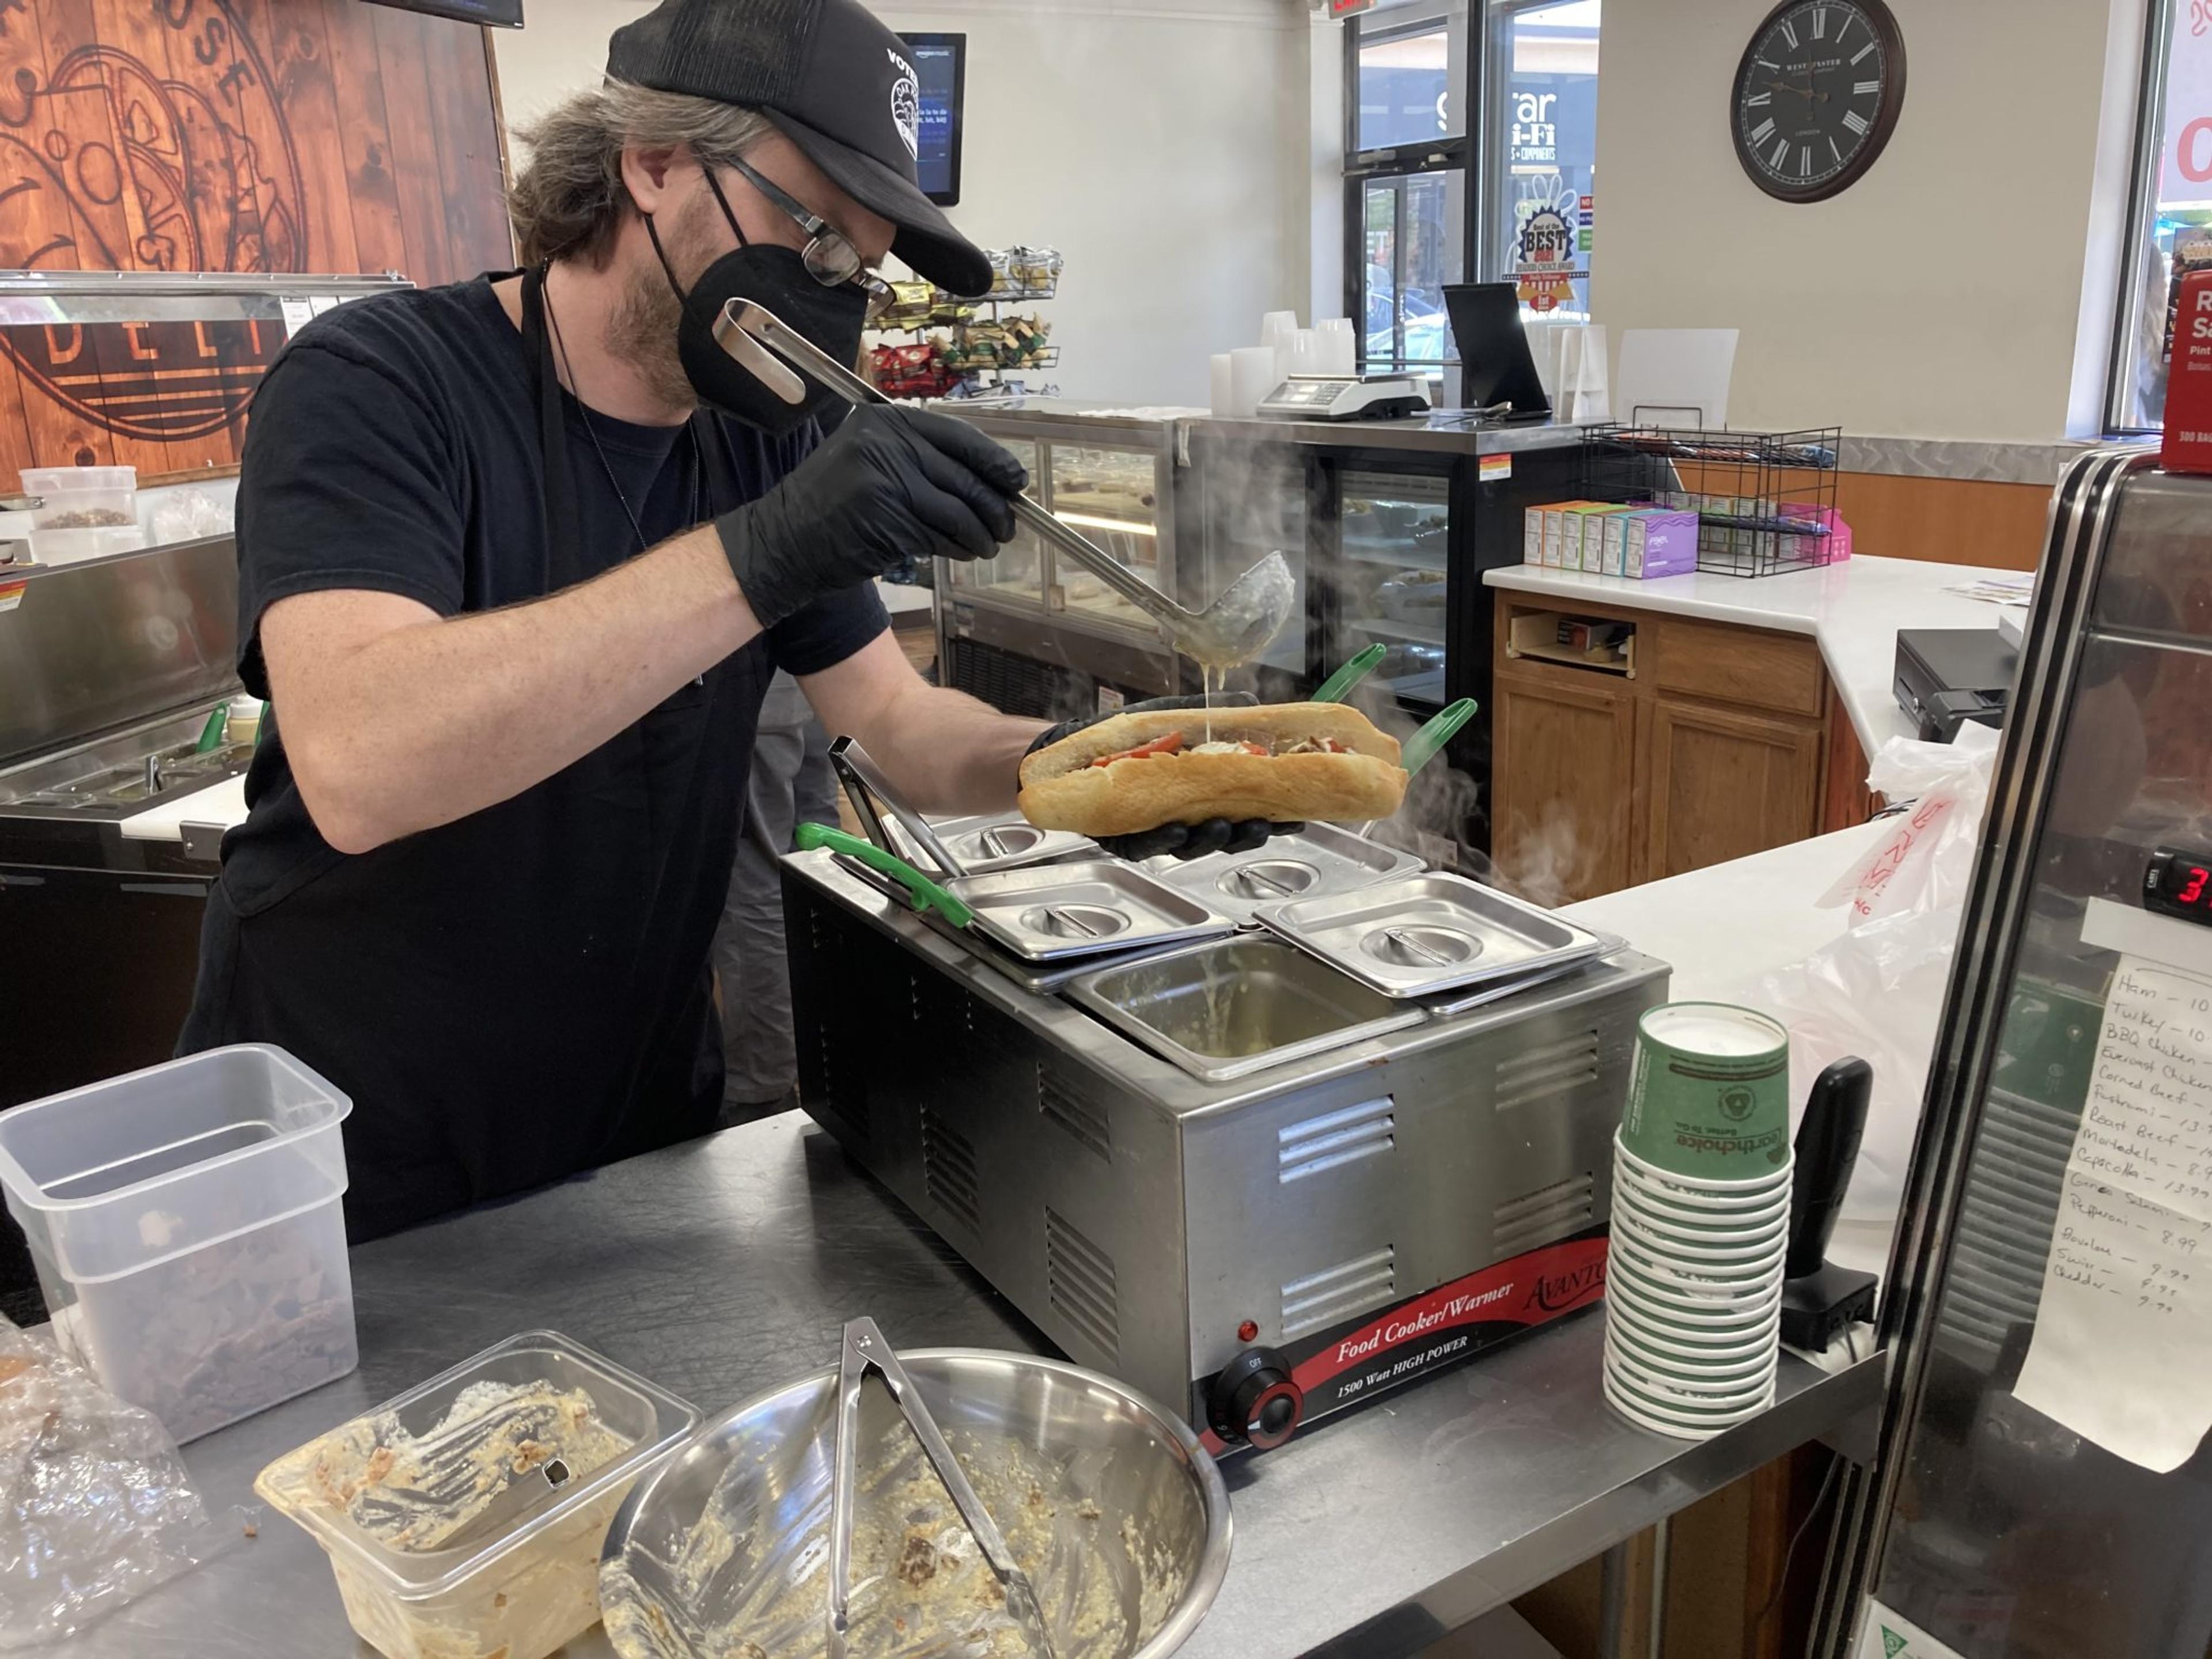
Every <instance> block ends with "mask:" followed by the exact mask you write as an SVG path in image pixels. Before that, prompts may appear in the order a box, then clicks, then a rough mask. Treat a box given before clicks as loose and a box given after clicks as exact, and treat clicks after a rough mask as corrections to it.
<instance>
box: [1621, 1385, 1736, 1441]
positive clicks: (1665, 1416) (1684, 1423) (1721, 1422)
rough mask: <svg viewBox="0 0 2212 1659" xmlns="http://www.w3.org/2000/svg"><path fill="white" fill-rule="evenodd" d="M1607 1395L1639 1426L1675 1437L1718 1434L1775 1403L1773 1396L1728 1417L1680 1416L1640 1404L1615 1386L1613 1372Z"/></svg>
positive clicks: (1691, 1437) (1708, 1438)
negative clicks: (1696, 1417) (1694, 1417)
mask: <svg viewBox="0 0 2212 1659" xmlns="http://www.w3.org/2000/svg"><path fill="white" fill-rule="evenodd" d="M1605 1399H1606V1403H1607V1405H1609V1406H1611V1407H1613V1410H1614V1411H1616V1412H1618V1413H1620V1415H1621V1416H1622V1417H1625V1418H1626V1419H1628V1420H1629V1421H1630V1422H1631V1423H1633V1424H1634V1425H1636V1426H1637V1427H1638V1428H1639V1429H1644V1430H1648V1431H1650V1432H1651V1433H1653V1434H1663V1435H1666V1436H1668V1437H1670V1438H1672V1439H1675V1440H1710V1439H1711V1438H1712V1437H1714V1436H1715V1435H1717V1434H1724V1433H1726V1432H1727V1431H1729V1430H1730V1429H1732V1428H1734V1427H1735V1425H1737V1424H1739V1423H1742V1422H1746V1421H1747V1420H1748V1419H1752V1418H1754V1417H1756V1416H1758V1415H1759V1413H1761V1412H1763V1411H1765V1409H1766V1407H1768V1406H1769V1405H1770V1404H1771V1403H1772V1401H1771V1397H1770V1398H1769V1399H1768V1400H1762V1401H1757V1402H1755V1403H1754V1404H1753V1405H1750V1406H1747V1407H1744V1408H1743V1409H1742V1410H1741V1411H1738V1412H1735V1413H1730V1414H1729V1415H1727V1416H1724V1417H1717V1418H1712V1419H1687V1418H1676V1417H1674V1415H1673V1414H1671V1413H1666V1412H1661V1411H1657V1410H1654V1409H1651V1408H1649V1407H1644V1406H1639V1405H1638V1404H1636V1403H1635V1402H1634V1401H1632V1400H1631V1399H1629V1398H1627V1397H1626V1396H1624V1395H1622V1394H1621V1393H1620V1390H1619V1389H1617V1388H1615V1386H1614V1385H1613V1378H1612V1377H1611V1376H1607V1378H1606V1379H1605Z"/></svg>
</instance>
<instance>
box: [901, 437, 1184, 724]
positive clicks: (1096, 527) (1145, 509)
mask: <svg viewBox="0 0 2212 1659" xmlns="http://www.w3.org/2000/svg"><path fill="white" fill-rule="evenodd" d="M948 407H949V408H950V410H951V412H953V413H955V414H957V415H959V416H961V417H962V418H963V419H965V420H967V421H969V422H972V423H974V424H975V426H976V427H978V428H981V430H983V431H984V432H986V433H988V434H989V435H991V436H992V437H993V438H995V439H996V440H998V441H999V442H1000V443H1002V444H1004V445H1005V446H1006V447H1007V448H1008V449H1010V450H1012V452H1013V453H1014V454H1015V455H1016V456H1017V457H1018V459H1020V461H1021V463H1022V465H1024V466H1025V467H1027V468H1028V469H1029V473H1030V494H1031V495H1035V496H1036V498H1037V500H1038V501H1040V502H1041V503H1042V505H1043V506H1044V507H1047V508H1048V509H1049V510H1050V511H1052V512H1054V513H1057V514H1059V515H1060V517H1061V518H1062V519H1064V520H1066V521H1067V522H1068V523H1069V524H1070V525H1073V526H1074V527H1075V528H1076V529H1078V530H1079V531H1081V532H1083V534H1084V535H1085V536H1087V537H1088V538H1090V539H1091V541H1092V542H1094V543H1096V544H1097V545H1098V546H1100V547H1102V548H1103V549H1105V550H1106V551H1107V552H1109V553H1110V554H1112V555H1113V556H1115V558H1117V559H1119V560H1121V562H1123V563H1124V564H1126V565H1127V566H1128V567H1129V568H1131V569H1133V570H1134V571H1136V572H1137V573H1138V574H1139V575H1141V576H1143V577H1144V578H1145V580H1146V581H1149V582H1151V583H1152V585H1153V586H1156V587H1158V588H1159V589H1160V590H1161V591H1162V592H1169V593H1172V592H1176V587H1177V575H1176V552H1177V549H1176V516H1175V513H1173V511H1172V510H1171V508H1170V501H1171V498H1172V495H1173V493H1174V490H1175V487H1176V456H1175V447H1176V436H1177V432H1178V429H1179V423H1178V422H1176V421H1173V420H1170V419H1163V418H1160V417H1158V416H1151V415H1143V416H1139V415H1120V414H1113V413H1110V412H1088V411H1094V410H1097V409H1098V405H1096V404H1083V403H1067V402H1059V401H1054V400H1049V399H1039V398H1029V399H1025V400H1024V401H1023V402H1020V403H1018V404H998V405H991V406H987V407H979V408H975V409H969V408H966V407H963V406H962V405H960V404H951V405H949V406H948ZM936 577H937V593H938V642H937V643H938V662H939V665H941V666H940V678H942V680H943V682H944V683H945V684H947V685H951V686H956V687H957V688H958V689H959V690H963V691H968V692H971V693H973V694H974V695H975V696H979V697H981V698H982V699H983V700H984V701H985V702H988V703H990V704H992V705H993V706H994V707H996V708H1002V709H1005V710H1006V711H1007V712H1008V713H1010V714H1037V715H1051V716H1054V717H1055V718H1060V719H1066V718H1069V717H1071V716H1073V715H1075V714H1087V713H1091V712H1093V711H1097V710H1105V711H1110V710H1112V709H1114V708H1118V707H1120V706H1121V703H1122V702H1135V701H1137V700H1138V699H1139V698H1144V697H1157V696H1164V695H1166V694H1167V693H1168V692H1169V691H1170V690H1172V689H1173V688H1174V687H1175V685H1176V676H1177V665H1176V659H1175V656H1174V653H1171V652H1170V650H1169V649H1168V647H1167V645H1166V642H1165V641H1164V640H1163V639H1162V638H1161V636H1160V632H1159V629H1158V627H1157V626H1155V625H1154V623H1152V620H1151V619H1150V618H1149V617H1146V616H1145V615H1144V614H1143V613H1142V612H1140V611H1138V610H1137V608H1136V607H1135V606H1133V605H1130V604H1129V603H1128V601H1127V600H1126V599H1122V598H1121V596H1120V595H1118V594H1116V593H1115V592H1112V591H1111V590H1110V589H1109V588H1107V587H1106V586H1104V585H1103V583H1101V582H1100V581H1099V580H1098V579H1097V577H1096V576H1093V575H1091V574H1088V573H1087V572H1085V571H1082V570H1079V569H1076V568H1073V567H1072V566H1068V565H1065V564H1063V563H1062V562H1060V560H1059V559H1058V558H1057V556H1055V555H1054V551H1053V550H1052V549H1050V548H1048V547H1046V546H1044V545H1042V544H1041V543H1040V542H1039V541H1038V539H1037V538H1036V535H1035V534H1034V533H1032V532H1030V531H1028V530H1026V529H1024V530H1020V531H1018V532H1017V533H1016V535H1015V537H1014V539H1013V541H1012V543H1011V544H1008V545H1007V546H1006V548H1005V549H1004V550H1002V551H1001V552H1000V554H999V556H998V557H996V558H995V559H991V560H987V561H980V562H976V563H974V564H966V563H960V562H954V561H951V560H939V562H938V565H937V570H936Z"/></svg>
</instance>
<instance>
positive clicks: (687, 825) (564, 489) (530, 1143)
mask: <svg viewBox="0 0 2212 1659" xmlns="http://www.w3.org/2000/svg"><path fill="white" fill-rule="evenodd" d="M522 301H523V335H524V344H525V349H526V355H527V360H528V363H529V368H530V379H531V389H532V393H533V395H534V397H535V400H536V407H537V414H538V438H539V442H540V446H541V448H542V451H543V472H544V483H543V501H544V513H545V534H544V572H543V581H542V584H541V585H540V590H539V591H540V592H544V593H547V594H550V593H555V592H560V591H562V590H563V589H565V588H568V587H570V586H574V585H575V584H576V583H578V582H580V581H582V580H587V579H588V578H590V577H591V576H592V575H595V574H599V572H598V569H597V568H592V567H590V566H588V565H587V563H586V553H585V548H584V545H583V540H582V537H581V535H580V529H579V526H580V518H579V514H578V513H577V511H576V502H577V499H578V491H577V481H576V479H575V478H574V476H573V474H572V473H571V471H570V459H569V453H568V449H569V446H568V435H567V429H566V424H565V416H564V406H563V402H562V399H563V393H562V389H561V386H560V380H559V377H558V375H557V374H556V372H555V368H554V358H553V349H552V340H551V337H550V330H549V328H548V325H547V319H546V315H545V307H544V272H543V270H535V271H532V272H530V273H528V274H526V277H525V280H524V283H523V291H522ZM690 437H691V441H693V443H694V444H695V445H696V456H697V457H698V462H697V465H698V466H699V468H700V471H699V473H696V474H695V479H701V480H702V483H700V484H699V485H696V486H695V494H694V495H693V501H694V503H695V504H696V503H697V502H699V501H700V500H701V495H702V493H703V497H704V506H705V510H706V515H707V516H709V517H711V516H712V515H713V514H714V513H718V512H720V511H724V510H726V509H727V508H729V507H734V506H737V505H738V504H740V503H741V502H742V501H743V500H744V498H745V491H744V485H743V483H741V481H740V480H739V479H738V476H737V473H736V469H735V467H734V466H733V465H732V461H731V458H730V455H729V452H728V450H727V448H726V440H725V436H724V435H723V433H722V432H721V430H720V428H719V425H718V423H717V422H716V421H715V419H714V416H711V415H708V414H707V413H705V412H704V411H702V412H701V413H699V414H697V415H696V416H694V417H693V422H692V426H691V433H690ZM678 441H679V442H681V441H682V440H681V439H679V440H678ZM773 672H774V665H773V662H772V660H771V658H770V654H769V648H768V645H767V641H765V640H764V639H763V640H756V641H753V642H751V643H750V644H749V645H748V646H747V647H744V649H742V650H740V651H738V652H737V653H734V654H733V655H732V656H730V657H728V658H726V659H724V660H723V661H721V662H720V663H718V664H716V665H714V667H713V668H711V669H710V670H708V672H707V673H705V674H704V675H702V676H701V677H699V678H698V679H696V681H694V682H692V683H690V684H686V685H684V686H682V687H680V688H679V689H678V690H677V691H676V692H675V693H673V694H672V695H671V696H669V697H668V698H667V699H665V701H664V702H662V703H660V704H659V706H658V707H656V708H654V709H653V710H652V711H650V712H649V713H648V714H647V715H646V716H645V717H644V718H642V719H641V720H639V721H637V722H635V724H634V725H633V726H629V727H628V728H626V729H625V730H624V731H623V732H620V733H618V734H617V736H616V737H614V738H611V739H610V740H609V741H608V742H606V743H605V744H602V745H601V746H600V747H599V748H598V749H596V750H592V752H591V753H590V754H587V755H586V756H584V757H581V758H580V759H579V760H577V761H575V762H574V763H572V764H570V765H569V766H568V767H565V768H563V769H562V770H561V771H560V772H558V773H556V774H555V775H553V776H551V777H550V778H548V779H546V780H544V781H542V782H540V783H538V784H536V785H533V786H532V787H531V788H529V789H527V790H525V791H524V792H523V793H520V795H517V796H515V797H513V798H512V799H508V800H505V801H501V802H499V803H496V804H495V805H491V806H489V807H487V808H485V809H483V811H478V812H475V813H471V814H470V815H469V816H468V817H465V818H461V819H458V820H456V821H455V822H453V823H447V824H442V825H440V826H438V827H436V828H435V829H428V830H425V831H422V833H420V834H418V835H414V836H406V837H404V838H402V839H400V840H398V841H396V842H389V843H386V845H384V846H382V847H380V848H375V849H374V850H373V851H372V852H369V853H368V854H361V855H358V856H347V855H344V854H338V853H337V852H335V851H334V850H331V849H330V848H326V847H324V848H317V849H316V850H315V851H313V852H312V853H310V854H307V855H306V856H303V857H301V859H299V860H296V861H295V862H293V863H291V864H289V865H288V866H284V867H282V868H275V869H257V870H255V871H252V872H247V871H244V870H240V871H234V870H233V869H232V868H231V867H230V866H229V864H228V862H227V863H226V867H225V873H224V879H222V880H221V881H219V882H218V883H217V884H216V888H215V890H214V892H213V894H212V895H211V896H210V907H209V911H210V914H209V920H208V925H207V930H206V935H205V939H204V945H203V951H202V975H203V980H204V981H207V980H209V979H210V977H211V978H212V980H213V983H212V984H209V983H205V982H204V983H203V986H202V987H201V991H200V994H198V996H197V998H196V1003H195V1009H194V1017H193V1018H192V1020H191V1022H189V1023H188V1024H187V1025H186V1028H185V1034H184V1037H183V1039H182V1041H181V1042H180V1044H179V1052H185V1053H189V1052H192V1051H194V1050H197V1049H199V1048H208V1047H211V1046H213V1045H215V1044H216V1043H222V1042H238V1041H249V1040H250V1041H265V1042H276V1043H279V1044H281V1045H282V1046H283V1047H284V1048H288V1049H289V1050H291V1051H292V1052H293V1053H295V1054H297V1055H299V1057H300V1058H301V1060H304V1061H306V1063H307V1064H308V1065H309V1066H313V1067H314V1068H315V1069H316V1070H318V1071H319V1072H321V1073H323V1074H324V1075H325V1076H326V1077H328V1078H329V1079H331V1081H332V1082H333V1083H335V1084H336V1085H337V1086H338V1087H339V1088H340V1089H342V1090H344V1091H347V1092H348V1093H349V1094H351V1095H352V1096H353V1097H354V1098H355V1102H356V1109H355V1111H354V1114H353V1115H352V1117H351V1119H350V1120H349V1121H348V1123H347V1125H346V1137H345V1139H346V1152H347V1159H348V1165H349V1175H350V1176H351V1181H352V1190H351V1191H350V1192H349V1194H348V1198H347V1214H348V1222H349V1231H352V1232H353V1234H354V1236H355V1237H356V1238H362V1237H374V1236H376V1235H378V1234H380V1233H383V1232H387V1231H392V1229H394V1228H396V1227H399V1226H405V1225H411V1224H412V1223H414V1222H416V1221H418V1220H422V1219H424V1218H428V1217H429V1216H433V1215H437V1214H441V1213H443V1212H447V1211H450V1210H453V1209H458V1208H460V1207H462V1206H466V1205H468V1204H471V1203H475V1202H477V1201H480V1200H483V1199H485V1198H488V1197H492V1196H496V1195H499V1194H506V1193H512V1192H517V1191H520V1190H523V1189H525V1188H529V1187H532V1186H536V1185H539V1184H542V1183H543V1182H546V1181H550V1180H554V1179H557V1178H559V1177H562V1176H568V1175H569V1174H571V1173H573V1172H574V1171H576V1170H580V1169H583V1168H588V1167H592V1166H596V1165H598V1164H605V1163H610V1162H612V1161H614V1160H616V1159H617V1158H626V1157H629V1156H631V1155H633V1154H635V1153H636V1152H643V1151H647V1150H650V1149H652V1148H653V1147H656V1146H665V1145H668V1144H670V1143H671V1142H673V1141H677V1140H681V1139H687V1138H689V1137H690V1136H693V1135H696V1134H701V1133H706V1132H707V1131H708V1130H709V1129H711V1128H713V1127H714V1124H715V1121H716V1119H717V1118H718V1116H719V1114H720V1101H721V1051H720V1024H719V1022H718V1021H717V1019H716V1018H715V1017H714V1006H713V1001H712V994H711V980H710V977H709V973H708V956H709V946H710V945H711V942H712V939H713V936H714V927H715V925H716V923H717V922H718V921H719V920H720V910H721V899H722V896H723V895H724V894H726V890H727V886H728V882H729V876H730V870H731V866H732V861H733V859H734V856H735V851H736V845H737V838H738V828H737V826H738V815H739V812H740V811H741V806H742V802H743V799H744V778H743V772H744V746H745V744H746V742H747V741H748V740H749V738H750V722H749V721H747V720H744V718H743V716H744V712H745V711H748V710H753V709H757V708H758V706H759V702H760V697H761V695H762V694H763V693H764V691H765V690H766V687H767V684H768V681H769V678H770V677H771V675H772V674H773ZM281 712H282V711H281V710H279V709H276V708H274V707H273V706H272V708H271V711H270V718H271V721H272V724H273V727H274V729H275V731H276V736H277V738H279V739H280V741H281V738H282V720H281ZM293 787H297V786H296V784H295V785H293Z"/></svg>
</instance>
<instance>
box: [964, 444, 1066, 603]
mask: <svg viewBox="0 0 2212 1659" xmlns="http://www.w3.org/2000/svg"><path fill="white" fill-rule="evenodd" d="M999 441H1000V442H1001V443H1003V444H1004V445H1006V447H1007V448H1008V449H1010V450H1012V452H1013V455H1014V459H1016V460H1018V461H1019V462H1020V463H1021V464H1022V465H1023V466H1024V467H1026V468H1027V469H1028V470H1029V475H1030V477H1032V478H1035V477H1038V476H1039V471H1040V469H1039V466H1038V459H1037V449H1038V447H1037V445H1036V444H1035V443H1033V442H1031V441H1029V440H1028V439H1026V438H1007V437H1000V440H999ZM951 580H952V583H953V586H956V587H965V588H969V589H970V590H973V591H975V592H987V593H990V594H992V595H994V597H997V598H1000V599H1012V600H1013V601H1015V602H1016V603H1018V604H1026V605H1035V606H1042V605H1043V604H1044V549H1043V548H1042V545H1041V544H1039V543H1038V541H1037V536H1036V532H1035V531H1034V530H1031V529H1030V527H1029V526H1027V525H1017V526H1015V527H1014V538H1013V540H1012V541H1011V542H1008V543H1007V544H1006V546H1005V547H1004V548H1003V549H1001V550H1000V554H999V556H998V557H997V558H995V559H979V560H977V561H976V562H975V563H973V564H955V565H953V566H952V567H951Z"/></svg>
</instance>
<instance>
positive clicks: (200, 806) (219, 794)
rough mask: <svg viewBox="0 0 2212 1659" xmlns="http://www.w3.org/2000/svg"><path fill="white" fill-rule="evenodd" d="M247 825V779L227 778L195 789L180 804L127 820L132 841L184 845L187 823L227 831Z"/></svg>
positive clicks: (126, 832) (153, 808) (125, 826)
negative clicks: (219, 826) (205, 824)
mask: <svg viewBox="0 0 2212 1659" xmlns="http://www.w3.org/2000/svg"><path fill="white" fill-rule="evenodd" d="M245 822H246V775H245V774H244V773H243V772H241V773H240V774H239V775H237V776H236V777H234V778H226V779H224V780H223V781H222V782H221V783H216V784H210V785H209V786H208V787H206V788H204V789H195V790H194V791H192V793H191V794H189V795H185V796H182V797H180V798H179V799H176V800H165V801H163V802H162V803H161V805H159V806H149V807H148V808H147V809H146V810H145V811H143V812H138V813H134V814H133V815H132V816H131V817H127V818H125V819H124V820H123V824H122V829H123V834H124V836H125V839H126V840H130V841H182V840H183V839H184V838H185V834H184V828H183V826H184V825H185V824H187V823H218V824H221V825H222V827H223V828H224V829H229V828H230V827H231V826H232V825H233V824H237V823H245Z"/></svg>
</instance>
